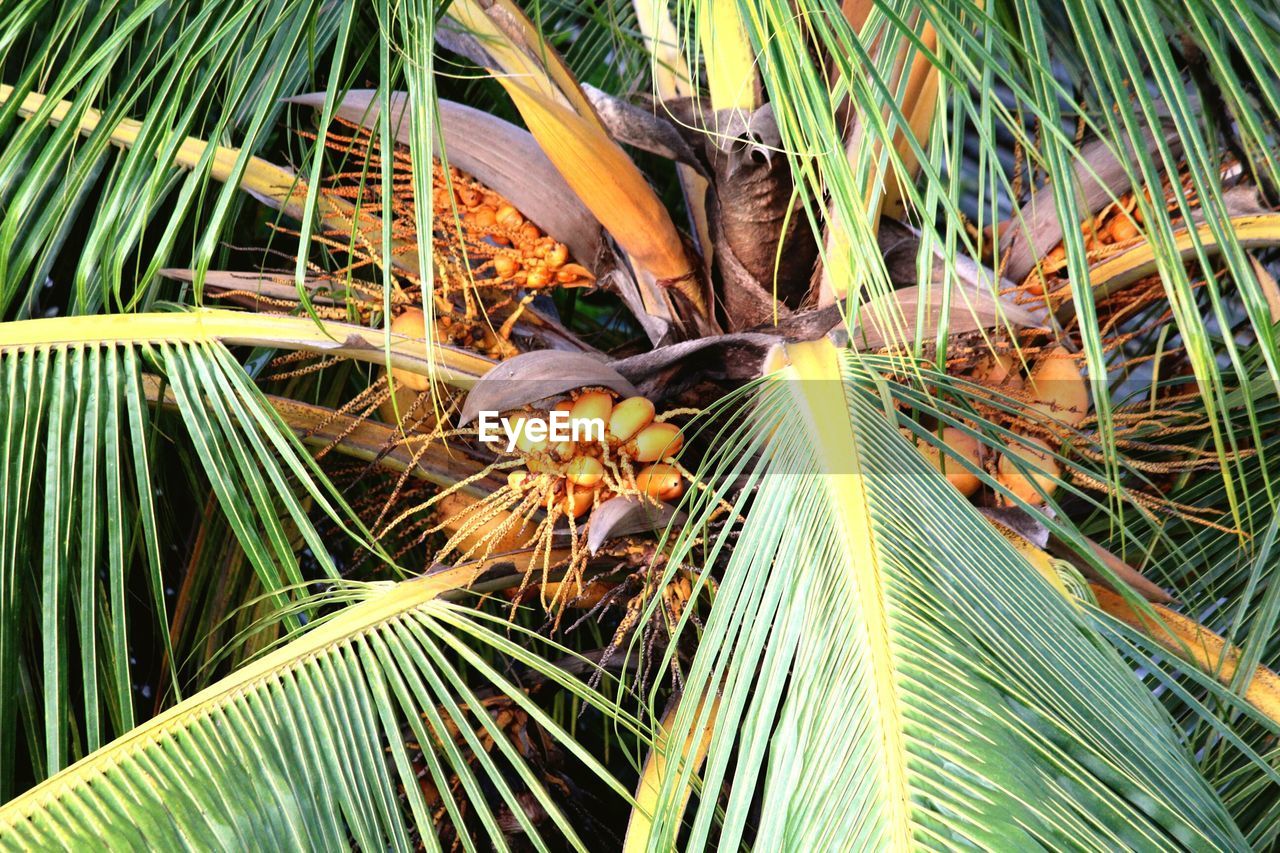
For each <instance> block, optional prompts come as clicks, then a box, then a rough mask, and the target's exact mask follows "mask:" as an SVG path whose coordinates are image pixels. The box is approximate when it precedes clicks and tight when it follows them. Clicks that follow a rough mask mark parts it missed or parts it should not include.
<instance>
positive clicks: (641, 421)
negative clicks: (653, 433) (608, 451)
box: [609, 397, 654, 444]
mask: <svg viewBox="0 0 1280 853" xmlns="http://www.w3.org/2000/svg"><path fill="white" fill-rule="evenodd" d="M653 415H654V408H653V403H652V402H650V401H649V399H648V398H647V397H628V398H627V399H625V400H623V401H622V402H621V403H619V404H618V405H616V406H614V407H613V412H612V414H610V415H609V437H610V439H612V440H613V441H614V442H616V443H618V444H622V443H624V442H627V441H630V440H631V438H632V436H634V435H635V434H636V433H638V432H639V431H640V430H642V429H644V428H645V427H647V426H648V425H649V424H651V423H653Z"/></svg>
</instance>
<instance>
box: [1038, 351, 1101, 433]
mask: <svg viewBox="0 0 1280 853" xmlns="http://www.w3.org/2000/svg"><path fill="white" fill-rule="evenodd" d="M1031 395H1032V397H1033V398H1034V400H1035V402H1033V403H1032V404H1031V408H1033V409H1034V410H1036V411H1037V412H1040V413H1041V414H1043V415H1045V416H1046V417H1048V418H1051V419H1053V420H1056V421H1059V422H1061V423H1063V424H1066V425H1067V426H1068V427H1072V428H1074V427H1076V426H1079V424H1080V422H1081V421H1083V420H1084V419H1085V417H1086V416H1087V415H1088V414H1089V386H1088V384H1087V383H1086V382H1085V381H1084V376H1082V375H1081V373H1080V368H1079V366H1078V365H1077V364H1076V358H1075V356H1073V355H1072V354H1071V353H1070V352H1069V351H1068V350H1067V349H1066V348H1065V347H1054V348H1053V349H1051V350H1049V351H1048V352H1045V353H1042V354H1041V355H1040V357H1039V358H1038V359H1036V363H1035V367H1033V368H1032V369H1031Z"/></svg>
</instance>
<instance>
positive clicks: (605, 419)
mask: <svg viewBox="0 0 1280 853" xmlns="http://www.w3.org/2000/svg"><path fill="white" fill-rule="evenodd" d="M612 412H613V395H611V394H610V393H609V392H608V391H588V392H587V393H585V394H580V395H578V399H577V400H575V401H574V404H573V408H572V409H571V410H570V411H569V420H570V422H571V423H573V424H578V423H581V422H590V421H599V422H600V423H601V424H604V425H606V426H607V425H608V423H609V415H610V414H612ZM578 429H579V430H583V432H582V433H581V435H582V437H585V436H586V432H585V430H586V429H588V427H586V426H580V427H578Z"/></svg>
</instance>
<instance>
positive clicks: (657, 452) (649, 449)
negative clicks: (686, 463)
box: [628, 423, 684, 462]
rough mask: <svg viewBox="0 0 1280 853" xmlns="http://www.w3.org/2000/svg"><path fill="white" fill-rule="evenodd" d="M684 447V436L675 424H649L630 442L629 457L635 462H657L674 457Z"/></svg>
mask: <svg viewBox="0 0 1280 853" xmlns="http://www.w3.org/2000/svg"><path fill="white" fill-rule="evenodd" d="M683 445H684V436H683V435H681V434H680V428H679V427H678V426H676V425H675V424H667V423H661V424H650V425H649V426H647V427H645V428H644V429H642V430H640V434H639V435H637V436H636V437H635V439H634V440H633V441H632V442H631V446H630V448H628V449H629V450H631V451H632V452H631V457H632V458H633V459H635V460H636V461H637V462H657V461H658V460H659V459H665V458H666V457H668V456H674V455H675V454H676V453H678V452H679V451H680V448H681V447H682V446H683Z"/></svg>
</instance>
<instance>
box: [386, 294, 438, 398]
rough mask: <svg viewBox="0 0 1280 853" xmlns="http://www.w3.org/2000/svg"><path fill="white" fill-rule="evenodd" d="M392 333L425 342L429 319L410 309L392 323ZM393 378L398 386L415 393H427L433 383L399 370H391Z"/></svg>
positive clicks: (414, 309) (425, 378)
mask: <svg viewBox="0 0 1280 853" xmlns="http://www.w3.org/2000/svg"><path fill="white" fill-rule="evenodd" d="M391 331H392V333H393V334H397V335H404V336H405V337H406V338H415V339H417V340H420V341H424V340H426V338H427V318H426V316H425V315H424V314H423V313H422V312H421V311H419V310H418V309H417V308H408V309H406V310H405V311H404V313H402V314H401V315H400V316H398V317H396V318H395V319H394V320H392V321H391ZM391 378H392V379H394V380H395V382H396V384H397V385H403V386H404V387H406V388H410V389H412V390H414V391H425V390H427V388H429V387H430V386H431V382H430V380H429V379H427V377H425V376H419V375H418V374H416V373H410V372H409V371H407V370H400V369H398V368H392V369H391Z"/></svg>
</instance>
